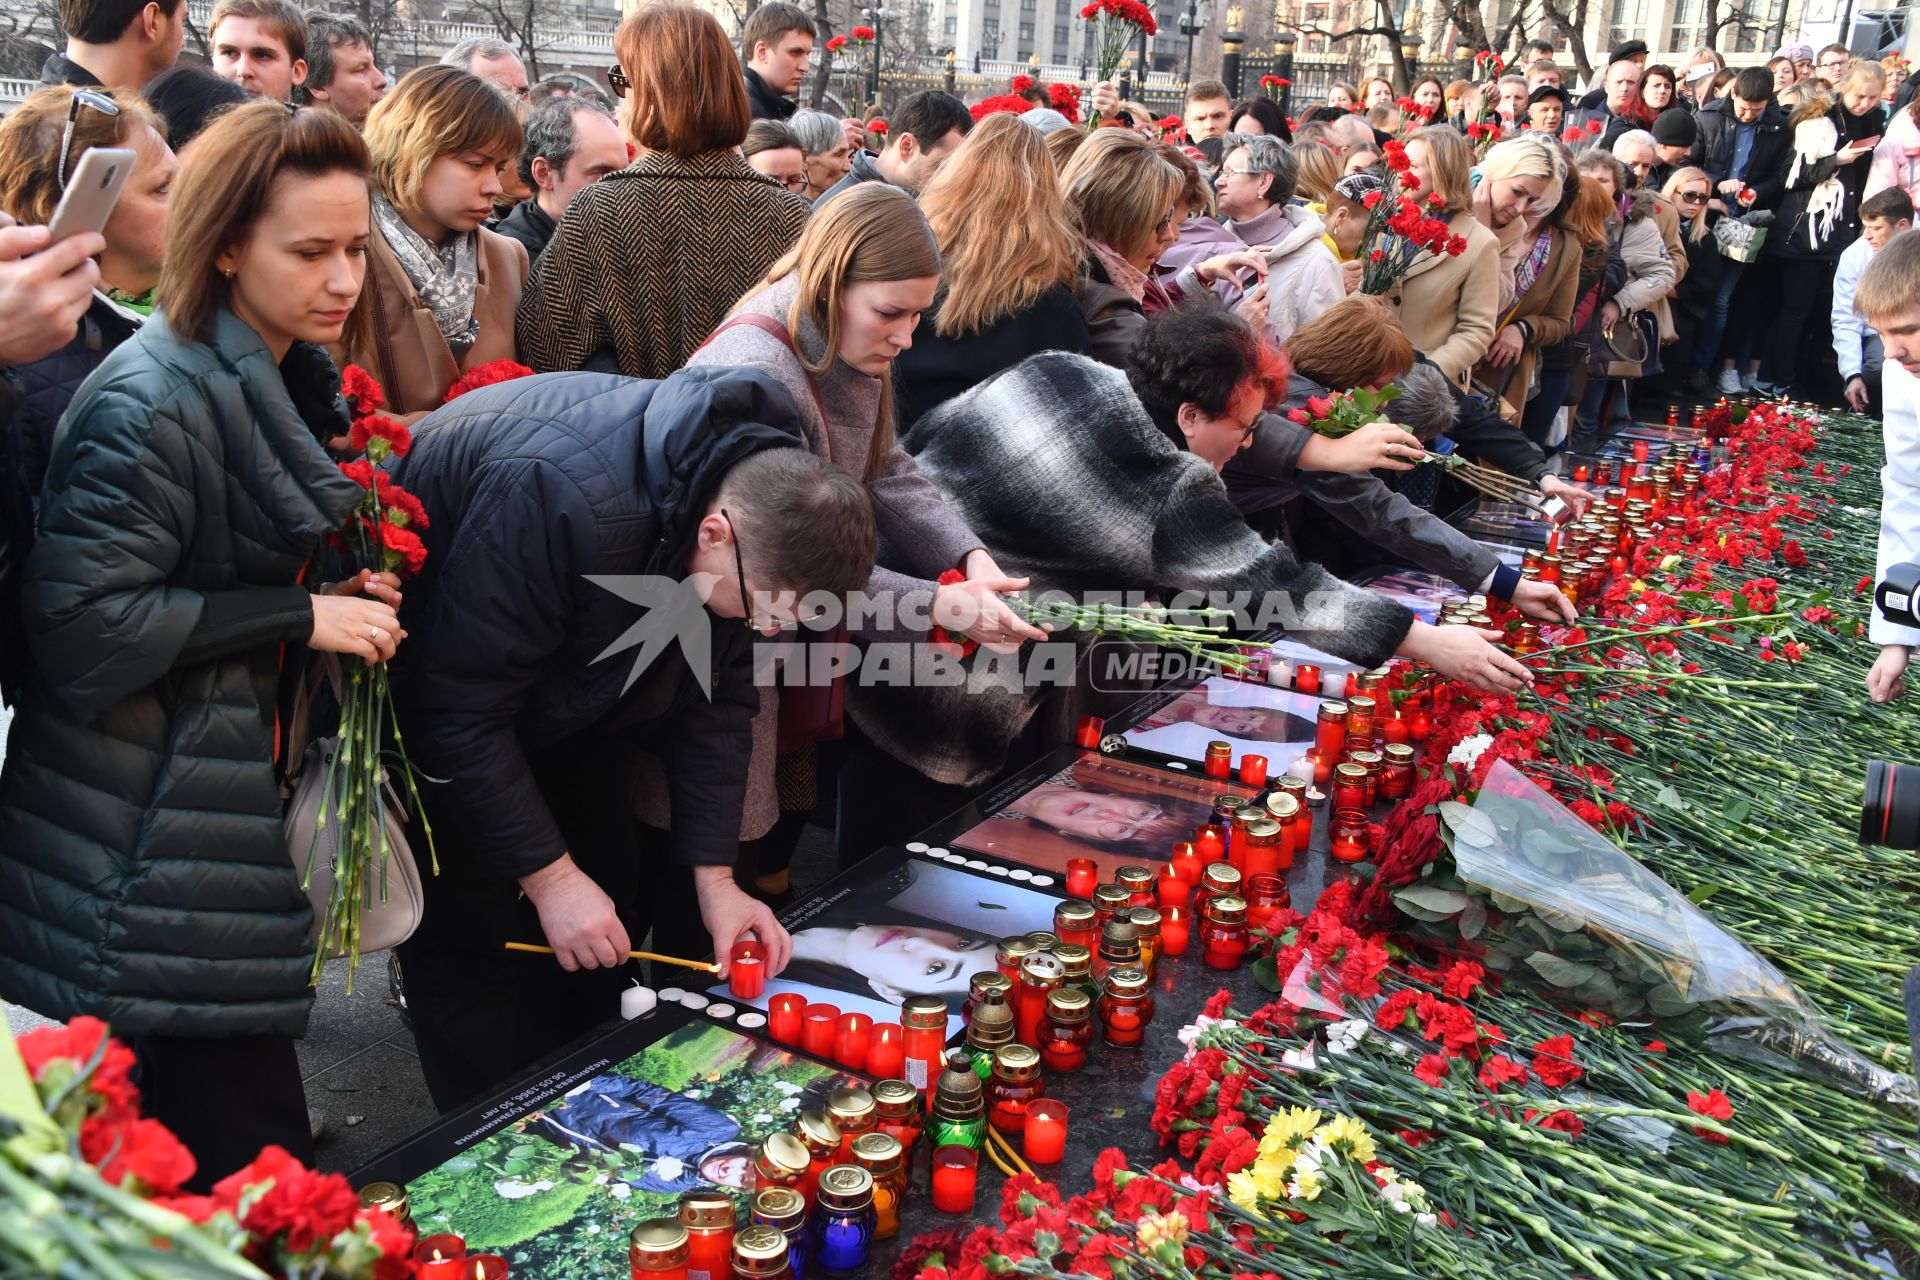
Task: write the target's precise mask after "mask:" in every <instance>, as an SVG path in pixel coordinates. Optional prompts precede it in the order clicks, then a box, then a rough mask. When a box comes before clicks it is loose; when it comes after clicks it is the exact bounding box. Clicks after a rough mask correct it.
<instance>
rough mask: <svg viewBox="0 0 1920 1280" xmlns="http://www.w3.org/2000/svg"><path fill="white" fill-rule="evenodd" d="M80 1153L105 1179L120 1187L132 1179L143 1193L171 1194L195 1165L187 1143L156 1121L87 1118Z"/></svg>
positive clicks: (81, 1133)
mask: <svg viewBox="0 0 1920 1280" xmlns="http://www.w3.org/2000/svg"><path fill="white" fill-rule="evenodd" d="M80 1155H81V1156H82V1158H84V1159H85V1160H86V1161H87V1163H88V1164H92V1165H97V1166H99V1169H100V1176H101V1177H103V1178H105V1179H106V1180H107V1181H108V1182H111V1183H113V1184H114V1185H115V1186H120V1185H122V1184H124V1183H125V1182H126V1180H127V1179H128V1178H132V1179H134V1181H135V1184H136V1186H135V1188H134V1189H135V1190H138V1191H140V1192H142V1193H143V1194H146V1195H162V1196H170V1195H172V1194H174V1193H175V1192H177V1191H179V1190H180V1184H181V1183H183V1182H185V1181H186V1180H187V1179H188V1178H191V1177H192V1176H193V1171H194V1169H195V1168H196V1165H195V1164H194V1159H193V1153H192V1152H191V1151H189V1150H187V1147H186V1144H185V1143H183V1142H181V1141H180V1139H178V1138H176V1137H174V1136H173V1130H171V1129H169V1128H167V1126H165V1125H164V1124H161V1123H160V1122H159V1121H158V1120H128V1121H126V1122H124V1123H122V1124H106V1123H103V1122H102V1121H100V1120H90V1121H88V1122H87V1123H86V1124H85V1125H84V1126H82V1128H81V1130H80ZM103 1161H104V1162H105V1163H102V1162H103Z"/></svg>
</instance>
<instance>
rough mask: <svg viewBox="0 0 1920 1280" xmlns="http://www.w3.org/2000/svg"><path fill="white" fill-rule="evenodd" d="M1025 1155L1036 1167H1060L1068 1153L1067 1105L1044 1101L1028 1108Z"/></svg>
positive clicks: (1031, 1104) (1032, 1104) (1050, 1099)
mask: <svg viewBox="0 0 1920 1280" xmlns="http://www.w3.org/2000/svg"><path fill="white" fill-rule="evenodd" d="M1023 1139H1024V1140H1023V1142H1022V1144H1021V1154H1022V1155H1024V1156H1026V1158H1027V1159H1028V1160H1029V1161H1030V1162H1031V1163H1033V1164H1059V1163H1060V1161H1061V1160H1062V1159H1063V1158H1064V1157H1065V1156H1066V1154H1067V1104H1066V1103H1064V1102H1060V1101H1057V1100H1055V1099H1053V1098H1042V1099H1041V1100H1040V1101H1038V1102H1034V1103H1030V1104H1029V1105H1028V1106H1027V1117H1026V1129H1025V1132H1024V1135H1023Z"/></svg>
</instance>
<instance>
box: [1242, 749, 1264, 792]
mask: <svg viewBox="0 0 1920 1280" xmlns="http://www.w3.org/2000/svg"><path fill="white" fill-rule="evenodd" d="M1240 781H1242V782H1244V783H1246V784H1247V785H1248V786H1250V787H1264V786H1266V785H1267V758H1266V757H1265V756H1241V757H1240Z"/></svg>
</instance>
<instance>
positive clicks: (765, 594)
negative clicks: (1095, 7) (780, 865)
mask: <svg viewBox="0 0 1920 1280" xmlns="http://www.w3.org/2000/svg"><path fill="white" fill-rule="evenodd" d="M393 478H394V479H395V481H397V482H398V483H399V484H401V485H403V486H404V487H406V488H407V489H408V490H409V491H411V492H412V493H413V494H414V495H415V496H416V497H418V498H419V500H420V502H421V503H422V505H423V506H424V508H425V511H426V513H427V515H428V517H429V519H430V521H431V523H430V524H428V525H427V527H426V529H425V532H424V534H423V537H424V539H425V541H426V544H427V551H428V556H427V562H426V568H425V570H424V572H423V573H422V574H421V575H420V576H419V577H418V578H416V579H414V580H413V581H412V582H411V583H410V584H409V585H408V590H407V599H406V608H405V613H404V619H403V622H404V625H405V626H406V628H407V629H408V631H409V632H410V633H411V635H412V637H413V640H412V643H411V644H410V645H409V650H410V652H409V654H408V656H409V659H410V661H409V662H408V664H407V665H406V667H405V668H404V669H400V668H396V670H395V673H394V695H395V702H396V706H397V708H398V711H399V717H400V724H401V726H402V727H403V729H404V731H405V734H406V738H407V743H408V747H409V749H410V751H411V753H412V758H413V761H414V764H415V766H416V767H417V769H418V770H419V772H420V773H421V774H422V775H423V776H425V777H428V778H434V779H444V780H445V781H442V782H438V783H429V784H428V785H427V787H426V790H425V797H424V803H425V808H426V810H427V814H428V817H429V818H430V819H431V821H432V823H433V833H434V838H435V840H436V842H437V849H438V856H439V862H440V871H441V874H440V875H438V876H435V877H429V878H428V879H427V882H426V887H427V912H426V921H425V923H424V925H423V926H422V928H421V930H420V931H419V932H418V933H416V934H415V935H414V936H413V937H412V938H411V939H410V940H409V941H408V942H407V943H406V944H405V945H404V946H403V947H402V948H401V949H400V964H401V970H402V973H403V976H404V977H405V980H406V984H407V994H408V998H409V1005H410V1007H411V1009H412V1012H413V1020H414V1035H415V1039H416V1041H417V1043H418V1045H419V1052H420V1061H421V1066H422V1069H423V1070H424V1072H425V1074H426V1077H427V1086H428V1089H429V1091H430V1092H431V1093H432V1095H433V1098H434V1101H435V1102H436V1103H437V1104H438V1105H439V1106H440V1107H441V1108H442V1109H447V1108H451V1107H453V1106H454V1105H456V1104H458V1103H459V1102H461V1101H463V1100H464V1099H467V1098H470V1097H472V1096H473V1095H475V1094H477V1093H479V1092H480V1091H481V1090H483V1089H485V1088H486V1087H487V1086H489V1085H491V1084H494V1083H496V1082H498V1081H500V1080H502V1079H504V1078H506V1077H508V1076H510V1075H511V1074H512V1073H513V1072H515V1071H516V1070H518V1069H519V1068H521V1067H523V1066H525V1065H526V1064H527V1063H528V1062H530V1061H532V1060H534V1059H536V1058H538V1057H540V1056H541V1055H542V1054H544V1053H546V1052H548V1051H550V1050H552V1049H553V1048H555V1047H556V1046H558V1045H560V1044H562V1043H564V1042H565V1041H567V1040H568V1039H571V1038H572V1037H574V1036H577V1035H579V1034H581V1033H582V1032H584V1031H586V1030H587V1029H589V1028H590V1027H592V1026H594V1025H595V1024H596V1023H598V1022H600V1021H601V1020H602V1019H604V1018H606V1017H607V1016H608V1015H609V1014H611V1013H612V1011H613V1010H614V1008H615V997H616V995H617V993H618V991H619V989H620V988H621V987H622V986H623V985H625V981H626V980H625V978H624V977H623V976H622V974H621V966H622V965H624V964H625V962H626V959H627V951H628V950H629V948H630V947H631V946H632V945H633V943H634V941H635V940H637V939H639V938H641V937H642V936H644V935H645V933H646V931H647V929H648V927H649V925H650V924H651V923H652V903H653V900H654V896H655V895H656V891H657V889H658V887H659V885H660V883H661V882H662V878H663V875H664V868H660V867H655V866H648V865H645V862H644V860H643V859H642V858H641V856H640V854H639V843H638V840H639V834H638V825H637V822H636V820H635V818H634V815H633V811H632V806H631V804H630V802H629V799H628V792H627V778H628V773H629V771H630V767H631V765H632V764H633V762H634V758H635V756H636V755H638V754H639V753H640V752H642V751H652V752H654V753H656V754H658V755H660V756H662V757H664V767H665V773H666V776H667V788H668V790H669V791H670V793H671V794H672V796H673V805H674V816H675V822H674V829H673V845H672V849H673V856H674V857H675V858H676V859H677V860H678V861H679V862H682V863H685V864H690V865H691V866H692V867H693V868H694V882H695V887H696V890H697V893H698V900H699V910H700V915H701V917H702V919H703V920H704V922H705V924H706V928H707V930H708V932H709V933H710V934H711V935H712V936H713V939H714V945H715V948H716V951H717V952H718V954H719V955H720V957H721V958H722V960H723V962H724V959H725V957H726V955H727V952H728V950H729V948H731V946H732V945H733V943H734V942H735V941H737V940H738V939H739V938H741V937H742V936H743V935H745V934H748V933H752V934H754V935H756V936H757V937H759V939H760V940H761V941H762V942H763V943H765V944H767V948H768V952H769V961H770V964H769V972H770V973H778V972H779V970H780V968H781V966H782V965H783V964H784V963H785V962H786V959H787V935H786V933H785V931H784V930H782V929H781V928H780V926H779V924H778V923H777V922H776V921H775V920H774V918H773V915H772V913H771V912H770V911H769V910H767V908H766V907H764V906H762V905H761V904H758V903H756V902H754V901H753V900H752V899H750V898H748V897H747V896H746V895H745V894H744V893H743V892H742V891H741V890H740V889H738V888H737V887H735V885H734V883H733V880H732V878H731V875H730V872H731V868H732V866H733V862H734V854H735V849H736V846H737V844H738V839H739V823H740V809H741V805H742V802H743V800H744V798H745V794H746V778H747V759H748V755H749V752H750V749H751V747H750V733H749V727H748V726H749V724H750V722H751V721H752V718H753V714H754V712H755V710H756V709H757V708H758V706H759V696H758V693H757V691H756V690H755V688H754V686H753V676H752V670H751V662H752V658H751V649H752V646H751V639H752V636H751V633H752V632H753V631H760V632H763V633H766V634H772V633H773V632H775V631H777V630H779V629H780V627H781V626H783V625H789V624H791V623H792V622H793V621H794V619H793V617H792V613H793V602H794V600H796V599H797V598H798V597H799V596H802V595H804V594H806V593H807V592H808V591H811V590H816V589H817V590H824V591H830V592H834V593H837V594H838V593H845V592H847V591H850V590H852V589H854V588H855V587H858V586H861V585H864V584H865V582H866V580H867V577H868V574H869V573H870V571H871V569H872V566H873V560H874V554H875V551H874V545H875V534H874V526H873V511H872V505H871V503H870V502H869V500H868V497H867V491H866V489H865V488H864V487H863V486H862V485H861V484H860V482H859V481H857V480H855V479H854V478H853V477H852V476H850V475H848V474H847V473H846V472H845V471H843V470H842V469H840V468H839V467H838V466H835V465H834V464H832V463H829V462H827V461H825V460H823V459H821V458H819V457H817V456H815V455H814V454H813V453H811V452H810V451H809V450H807V449H806V448H805V447H804V445H803V442H802V439H801V434H800V420H799V416H798V414H797V412H796V411H795V409H794V406H793V402H792V399H791V397H790V396H788V394H787V393H786V391H785V390H784V389H783V388H781V387H780V386H779V385H778V384H777V383H776V382H775V381H774V380H773V379H772V378H770V377H768V376H767V375H766V374H764V373H762V372H759V371H757V370H751V369H732V368H714V369H690V370H683V371H682V372H680V373H677V374H675V375H674V376H673V377H672V378H669V379H667V380H666V381H664V382H646V381H639V380H633V379H627V378H621V377H617V376H613V375H603V374H593V373H569V374H554V375H551V376H547V377H535V378H523V379H519V380H516V381H513V382H508V383H502V384H499V385H496V386H493V387H488V388H486V389H484V390H481V391H475V392H470V393H468V394H467V395H464V396H462V397H460V398H459V399H457V400H455V401H454V402H453V403H451V404H449V405H447V406H446V407H445V408H443V409H440V410H438V411H437V412H435V413H433V414H431V415H429V416H428V417H427V418H426V419H425V420H424V421H423V422H421V424H420V425H419V427H418V428H417V429H416V432H415V435H414V441H413V447H412V449H411V450H410V451H409V452H408V454H407V456H406V457H405V458H404V459H401V460H400V461H399V462H398V463H397V464H395V465H394V468H393ZM786 593H791V594H786ZM636 604H638V605H640V606H641V607H640V608H638V609H637V608H636V607H635V606H636ZM743 623H744V625H743ZM423 846H424V840H422V841H421V842H420V843H418V844H416V845H415V847H416V848H419V847H423ZM510 940H520V941H526V942H542V941H544V942H545V943H546V944H547V945H549V946H551V947H552V948H553V949H554V951H555V953H556V954H555V955H554V957H553V958H551V959H548V958H545V957H541V956H528V955H517V954H512V953H508V952H505V951H504V950H503V944H504V943H505V942H507V941H510ZM721 976H722V977H723V978H724V976H725V974H724V967H723V972H722V974H721Z"/></svg>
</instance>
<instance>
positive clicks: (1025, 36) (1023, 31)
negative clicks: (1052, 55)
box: [1020, 22, 1033, 56]
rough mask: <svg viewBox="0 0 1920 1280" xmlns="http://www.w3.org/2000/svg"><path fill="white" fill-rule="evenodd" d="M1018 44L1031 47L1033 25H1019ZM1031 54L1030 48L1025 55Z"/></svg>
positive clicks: (1025, 23)
mask: <svg viewBox="0 0 1920 1280" xmlns="http://www.w3.org/2000/svg"><path fill="white" fill-rule="evenodd" d="M1020 43H1021V44H1023V45H1031V44H1032V43H1033V24H1032V23H1031V22H1023V23H1021V24H1020ZM1032 52H1033V50H1032V49H1030V48H1029V49H1028V50H1027V53H1032ZM1022 56H1024V55H1022Z"/></svg>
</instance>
